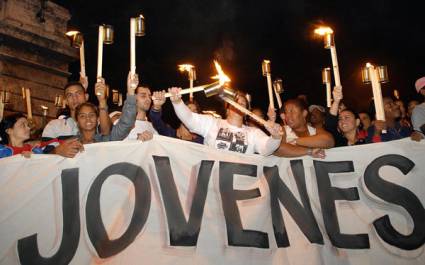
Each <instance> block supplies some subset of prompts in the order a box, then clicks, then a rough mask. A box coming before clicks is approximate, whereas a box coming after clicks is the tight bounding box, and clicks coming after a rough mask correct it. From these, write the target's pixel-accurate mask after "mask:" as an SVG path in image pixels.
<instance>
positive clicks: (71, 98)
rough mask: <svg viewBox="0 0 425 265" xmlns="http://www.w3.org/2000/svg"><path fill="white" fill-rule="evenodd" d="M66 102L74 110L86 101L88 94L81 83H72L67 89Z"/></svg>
mask: <svg viewBox="0 0 425 265" xmlns="http://www.w3.org/2000/svg"><path fill="white" fill-rule="evenodd" d="M65 99H66V103H67V105H68V107H69V109H70V110H71V111H74V110H75V109H76V108H77V106H78V105H80V104H82V103H84V102H86V94H85V91H84V88H83V87H82V86H81V85H71V86H69V87H67V88H66V90H65Z"/></svg>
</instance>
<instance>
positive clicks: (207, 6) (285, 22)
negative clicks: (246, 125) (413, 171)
mask: <svg viewBox="0 0 425 265" xmlns="http://www.w3.org/2000/svg"><path fill="white" fill-rule="evenodd" d="M54 2H56V3H58V4H60V5H62V6H64V7H66V8H68V9H69V11H70V12H71V15H72V19H71V21H70V23H69V25H70V27H76V28H78V29H79V30H80V31H82V32H83V34H84V36H85V41H86V42H85V45H86V67H87V75H88V76H89V80H90V85H89V87H90V89H93V84H94V82H95V76H96V62H97V30H98V25H99V24H101V23H106V24H111V25H113V26H114V29H115V43H114V44H113V45H110V46H105V47H104V67H103V73H104V74H103V75H104V77H105V79H106V81H107V83H109V84H110V85H111V87H112V88H114V89H120V90H121V91H123V92H124V91H125V89H126V77H127V74H128V71H129V20H130V17H132V16H137V15H138V14H140V13H142V14H143V15H144V16H145V19H146V20H145V21H146V36H144V37H141V38H137V44H136V47H137V73H138V74H139V78H140V80H141V83H145V84H148V85H149V86H150V87H151V88H152V90H159V89H166V88H168V87H170V86H182V87H188V81H187V77H186V75H184V74H181V73H180V72H178V71H177V65H178V64H181V63H191V64H194V65H195V66H196V68H197V75H198V80H197V81H196V82H195V85H197V84H198V85H199V84H206V83H209V82H211V80H210V76H211V75H213V74H215V70H214V67H213V63H212V61H213V59H218V60H219V62H220V63H221V64H222V66H223V69H224V71H225V72H226V73H228V75H229V76H230V78H231V79H232V86H233V87H235V88H240V89H242V90H244V91H246V92H248V93H250V94H252V95H253V105H254V106H260V107H262V108H263V109H264V110H265V109H266V107H267V105H268V96H267V84H266V79H265V78H264V77H263V76H262V74H261V61H262V60H263V59H270V60H271V68H272V75H273V77H274V78H277V77H280V78H282V79H283V81H284V88H285V92H284V94H283V95H282V96H283V98H284V99H286V98H290V97H295V96H296V95H298V94H307V96H308V100H309V103H310V104H312V103H318V104H322V105H325V104H326V96H325V87H324V85H322V83H321V82H322V81H321V69H322V68H323V67H328V66H331V57H330V52H329V50H325V49H324V48H323V41H322V39H320V38H317V37H315V36H314V34H313V30H314V28H315V27H316V26H317V25H320V24H326V25H329V26H330V27H332V28H333V29H334V32H335V42H336V47H337V52H338V60H339V66H340V72H341V82H342V85H343V89H344V100H346V101H347V102H348V105H349V106H351V107H354V108H357V109H358V110H362V109H365V108H367V106H368V104H369V101H370V99H371V97H372V89H371V86H370V85H364V84H362V82H361V74H360V68H361V66H363V65H364V64H365V63H366V62H372V63H375V64H377V65H387V66H388V70H389V78H390V82H389V83H388V84H385V85H383V90H384V94H392V91H393V89H398V90H399V91H400V94H401V98H402V99H403V100H405V101H407V100H410V99H412V98H415V97H417V95H416V91H415V88H414V82H415V80H416V79H417V78H419V77H421V76H424V75H425V51H424V50H425V16H424V15H423V8H422V5H421V1H393V0H370V1H318V0H316V1H313V0H286V1H283V0H282V1H271V0H263V1H250V0H248V1H230V0H216V1H199V0H186V1H184V0H173V1H151V0H145V1H136V0H133V1H128V0H121V1H98V0H91V1H87V0H72V1H70V0H68V1H65V0H55V1H54ZM70 71H71V72H72V73H73V75H72V76H71V79H74V80H76V79H78V72H79V62H78V61H77V62H75V63H73V64H71V68H70ZM195 99H197V100H198V101H200V103H201V105H202V106H203V107H204V109H208V108H215V107H217V108H219V106H220V105H221V103H220V102H219V101H218V100H217V99H206V98H205V97H204V96H203V95H202V94H200V93H197V94H196V96H195ZM167 109H169V106H168V107H167Z"/></svg>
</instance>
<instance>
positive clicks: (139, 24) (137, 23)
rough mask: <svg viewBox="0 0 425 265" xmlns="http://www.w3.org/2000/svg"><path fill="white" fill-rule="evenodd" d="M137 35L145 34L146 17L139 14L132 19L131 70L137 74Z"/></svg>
mask: <svg viewBox="0 0 425 265" xmlns="http://www.w3.org/2000/svg"><path fill="white" fill-rule="evenodd" d="M136 36H137V37H141V36H145V18H144V17H143V15H139V16H138V17H136V18H131V19H130V72H131V74H132V75H134V74H136Z"/></svg>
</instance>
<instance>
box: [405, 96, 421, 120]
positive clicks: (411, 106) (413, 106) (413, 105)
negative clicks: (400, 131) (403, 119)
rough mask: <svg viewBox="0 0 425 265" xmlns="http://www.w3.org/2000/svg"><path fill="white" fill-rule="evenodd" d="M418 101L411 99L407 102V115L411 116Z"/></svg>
mask: <svg viewBox="0 0 425 265" xmlns="http://www.w3.org/2000/svg"><path fill="white" fill-rule="evenodd" d="M418 104H419V102H418V101H417V100H412V101H410V102H409V105H408V106H407V113H408V114H409V117H412V112H413V109H414V108H415V107H416V105H418Z"/></svg>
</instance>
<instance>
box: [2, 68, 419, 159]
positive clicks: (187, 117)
mask: <svg viewBox="0 0 425 265" xmlns="http://www.w3.org/2000/svg"><path fill="white" fill-rule="evenodd" d="M87 86H88V82H87V79H85V78H81V79H80V81H79V82H70V83H68V84H67V85H66V86H65V88H64V97H65V99H66V103H67V108H68V110H69V112H68V115H66V116H61V117H59V118H57V119H54V120H51V121H50V122H49V123H48V124H47V125H46V126H45V128H44V130H43V133H42V138H41V139H40V140H36V141H34V140H31V141H29V139H30V127H29V122H28V120H27V118H26V116H25V115H24V114H22V113H14V114H11V115H8V116H6V117H4V118H3V119H2V121H1V123H0V140H1V142H0V158H3V157H8V156H13V155H18V154H21V155H23V156H25V157H30V156H31V154H55V155H60V156H63V157H68V158H73V157H75V156H76V155H77V154H78V153H79V152H82V151H84V145H86V144H92V143H98V142H106V141H127V140H139V141H149V140H151V139H152V138H153V135H155V134H159V135H164V136H168V137H173V138H178V139H181V140H185V141H191V142H195V143H199V144H204V145H207V146H209V147H212V148H215V149H220V150H228V151H233V152H239V153H245V154H260V155H263V156H268V155H275V156H280V157H297V156H304V155H309V156H312V157H314V158H324V157H325V155H326V152H325V151H326V149H329V148H332V147H339V146H350V145H360V144H369V143H376V142H386V141H392V140H397V139H401V138H406V137H410V138H411V139H412V140H414V141H421V140H422V139H424V135H425V102H422V103H421V102H419V101H416V100H412V101H410V102H408V104H407V108H406V106H405V103H404V102H403V101H401V100H398V99H397V100H396V99H393V98H391V97H384V98H383V103H384V112H385V121H382V120H376V119H374V118H375V114H374V112H373V109H374V108H373V106H372V107H371V108H370V109H369V111H363V112H357V111H356V110H354V109H352V108H350V107H349V106H346V105H345V104H344V103H343V93H342V87H335V88H334V89H333V92H332V93H333V102H332V105H331V107H330V108H329V109H326V108H325V107H323V106H320V105H310V106H308V104H307V100H306V97H305V96H299V97H297V98H293V99H288V100H286V101H285V102H284V104H283V106H282V108H281V109H279V110H277V111H276V110H274V109H269V110H268V111H267V113H266V115H265V114H264V113H263V112H262V110H261V109H259V108H253V109H252V111H253V112H254V113H256V114H257V115H259V116H262V117H265V116H267V122H266V123H265V124H263V125H260V124H258V123H256V122H255V121H254V120H252V119H249V118H248V119H246V116H245V114H244V113H242V112H241V111H240V110H239V109H238V108H235V107H234V106H233V105H231V104H227V105H225V109H226V115H225V117H224V118H218V117H215V116H213V115H210V114H201V108H200V106H199V105H198V104H197V103H196V102H193V101H189V102H183V101H182V98H181V95H180V94H179V92H180V90H181V89H180V88H176V87H172V88H170V89H169V90H168V92H169V93H170V94H171V97H170V100H171V103H172V106H173V108H174V111H175V113H176V115H177V117H178V118H179V119H180V121H181V123H180V126H178V127H177V128H173V127H172V126H170V125H169V124H167V123H166V122H164V120H163V113H162V106H163V105H164V104H165V102H166V97H165V94H166V92H165V91H155V92H152V91H151V90H150V88H149V87H148V86H145V85H139V80H138V76H137V74H134V75H133V74H130V73H129V75H128V78H127V97H126V100H125V102H124V105H123V107H122V110H120V111H114V112H111V113H109V111H108V105H107V100H106V89H107V86H106V84H105V81H104V80H103V79H98V80H97V83H96V84H95V94H96V97H97V101H98V105H95V104H93V103H91V102H88V94H87V93H86V91H87ZM415 88H416V91H417V93H419V94H420V95H421V96H422V97H425V77H422V78H420V79H418V80H417V81H416V83H415ZM235 102H237V103H238V104H239V105H241V106H243V107H245V108H250V106H249V105H250V104H248V100H247V97H246V94H244V93H243V92H242V91H237V92H236V96H235Z"/></svg>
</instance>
